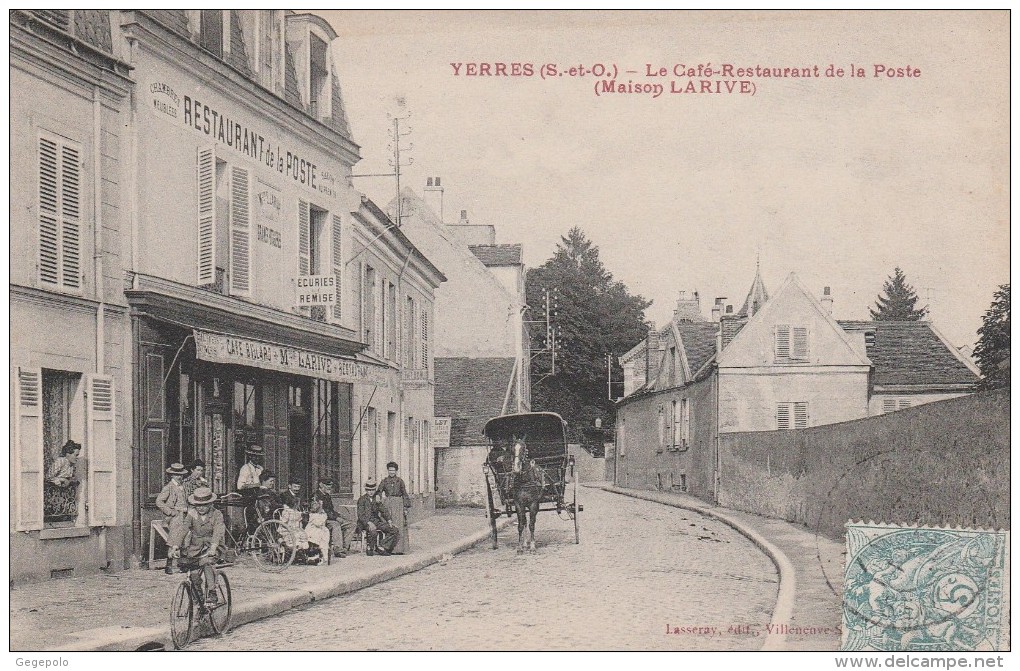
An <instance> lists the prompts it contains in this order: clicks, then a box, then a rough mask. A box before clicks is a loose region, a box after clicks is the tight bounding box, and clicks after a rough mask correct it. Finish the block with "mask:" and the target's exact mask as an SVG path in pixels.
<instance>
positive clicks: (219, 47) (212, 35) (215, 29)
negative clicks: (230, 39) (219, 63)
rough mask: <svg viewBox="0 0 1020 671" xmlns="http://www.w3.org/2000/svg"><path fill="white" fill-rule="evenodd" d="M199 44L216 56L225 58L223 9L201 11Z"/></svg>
mask: <svg viewBox="0 0 1020 671" xmlns="http://www.w3.org/2000/svg"><path fill="white" fill-rule="evenodd" d="M198 44H199V46H201V47H202V48H203V49H205V50H206V51H208V52H209V53H211V54H212V55H213V56H215V57H216V58H223V10H222V9H203V10H201V11H200V12H199V24H198Z"/></svg>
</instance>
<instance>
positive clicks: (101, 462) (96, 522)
mask: <svg viewBox="0 0 1020 671" xmlns="http://www.w3.org/2000/svg"><path fill="white" fill-rule="evenodd" d="M88 380H89V382H88V390H89V398H88V403H87V404H86V412H87V419H86V421H87V428H88V456H89V526H93V527H108V526H114V525H115V524H116V523H117V426H116V423H117V422H116V407H115V403H114V386H113V378H112V377H110V376H108V375H90V376H89V378H88Z"/></svg>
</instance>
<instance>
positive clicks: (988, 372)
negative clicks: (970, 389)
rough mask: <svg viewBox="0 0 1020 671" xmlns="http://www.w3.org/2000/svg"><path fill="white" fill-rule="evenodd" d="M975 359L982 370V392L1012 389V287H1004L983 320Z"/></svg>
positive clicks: (994, 297) (979, 385) (980, 385)
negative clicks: (1010, 385)
mask: <svg viewBox="0 0 1020 671" xmlns="http://www.w3.org/2000/svg"><path fill="white" fill-rule="evenodd" d="M982 322H983V323H982V325H981V328H979V329H978V342H977V346H976V347H974V358H975V359H977V362H978V366H979V367H980V368H981V382H980V383H979V384H978V387H979V388H980V389H998V388H1000V387H1008V386H1009V285H1008V284H1000V285H999V290H998V291H996V292H995V295H994V296H993V297H992V304H991V306H990V307H989V308H988V310H987V311H986V312H985V316H984V317H982Z"/></svg>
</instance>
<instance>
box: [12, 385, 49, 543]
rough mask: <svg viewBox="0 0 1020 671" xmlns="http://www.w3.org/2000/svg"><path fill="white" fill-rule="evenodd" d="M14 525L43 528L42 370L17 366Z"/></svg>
mask: <svg viewBox="0 0 1020 671" xmlns="http://www.w3.org/2000/svg"><path fill="white" fill-rule="evenodd" d="M14 395H15V399H14V412H15V417H14V485H15V494H14V505H15V513H14V514H15V517H14V520H15V528H16V529H17V530H18V531H30V530H33V529H42V528H43V475H44V473H43V412H42V369H39V368H18V369H17V370H16V379H15V385H14Z"/></svg>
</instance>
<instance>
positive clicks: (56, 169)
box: [39, 134, 82, 292]
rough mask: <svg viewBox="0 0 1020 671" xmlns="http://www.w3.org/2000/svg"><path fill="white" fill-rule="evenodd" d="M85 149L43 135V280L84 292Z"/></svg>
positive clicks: (41, 164) (40, 258)
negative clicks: (82, 229) (82, 207)
mask: <svg viewBox="0 0 1020 671" xmlns="http://www.w3.org/2000/svg"><path fill="white" fill-rule="evenodd" d="M81 168H82V166H81V150H80V148H79V147H78V146H77V145H75V144H72V143H71V142H69V141H68V140H66V139H63V138H60V137H58V136H56V135H49V134H47V135H43V136H41V137H40V138H39V281H40V283H41V284H42V285H43V286H45V287H49V288H56V289H60V290H63V291H72V292H80V291H81V287H82V272H81V270H82V269H81V234H82V231H81V179H82V175H81Z"/></svg>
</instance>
